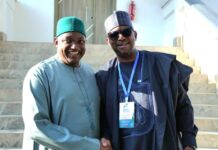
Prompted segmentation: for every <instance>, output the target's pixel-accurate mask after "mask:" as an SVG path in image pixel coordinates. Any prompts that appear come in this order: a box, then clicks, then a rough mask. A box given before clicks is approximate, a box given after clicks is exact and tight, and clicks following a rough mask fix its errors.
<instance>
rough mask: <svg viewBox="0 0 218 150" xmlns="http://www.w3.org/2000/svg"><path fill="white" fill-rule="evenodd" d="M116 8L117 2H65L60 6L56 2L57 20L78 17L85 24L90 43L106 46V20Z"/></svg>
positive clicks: (105, 0)
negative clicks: (71, 16)
mask: <svg viewBox="0 0 218 150" xmlns="http://www.w3.org/2000/svg"><path fill="white" fill-rule="evenodd" d="M115 7H116V0H110V1H108V0H80V1H78V0H65V1H61V2H60V3H59V4H58V3H57V2H56V7H55V8H56V9H55V14H56V19H55V20H56V21H57V19H58V18H60V17H63V16H69V15H73V16H77V17H79V18H81V19H82V20H83V21H84V23H85V26H86V29H87V40H88V43H95V44H105V40H104V39H105V32H104V19H105V18H106V17H107V16H108V15H109V14H111V13H112V12H113V10H114V9H115ZM55 24H56V22H55Z"/></svg>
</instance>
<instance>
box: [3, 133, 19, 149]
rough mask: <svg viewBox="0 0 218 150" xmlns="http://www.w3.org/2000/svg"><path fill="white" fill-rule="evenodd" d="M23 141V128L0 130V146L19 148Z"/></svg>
mask: <svg viewBox="0 0 218 150" xmlns="http://www.w3.org/2000/svg"><path fill="white" fill-rule="evenodd" d="M22 142H23V130H0V147H1V148H9V149H14V148H15V149H16V148H17V149H20V148H21V147H22Z"/></svg>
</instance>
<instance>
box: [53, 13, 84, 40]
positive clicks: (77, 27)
mask: <svg viewBox="0 0 218 150" xmlns="http://www.w3.org/2000/svg"><path fill="white" fill-rule="evenodd" d="M66 32H79V33H81V34H83V35H84V36H86V33H85V27H84V24H83V21H82V20H80V19H79V18H77V17H75V16H68V17H63V18H61V19H59V20H58V23H57V29H56V36H57V37H58V36H59V35H61V34H63V33H66Z"/></svg>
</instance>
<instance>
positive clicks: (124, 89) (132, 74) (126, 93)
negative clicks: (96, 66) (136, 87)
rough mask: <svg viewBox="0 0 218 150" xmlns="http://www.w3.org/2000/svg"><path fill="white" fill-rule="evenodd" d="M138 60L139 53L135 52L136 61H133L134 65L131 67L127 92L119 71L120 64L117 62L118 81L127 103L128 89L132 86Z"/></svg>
mask: <svg viewBox="0 0 218 150" xmlns="http://www.w3.org/2000/svg"><path fill="white" fill-rule="evenodd" d="M138 60H139V52H138V51H137V55H136V59H135V61H134V65H133V68H132V72H131V76H130V80H129V84H128V89H127V90H126V86H125V84H124V81H123V77H122V72H121V69H120V63H119V62H118V72H119V79H120V82H121V85H122V89H123V91H124V94H125V102H128V99H129V93H130V88H131V86H132V80H133V76H134V74H135V70H136V66H137V63H138Z"/></svg>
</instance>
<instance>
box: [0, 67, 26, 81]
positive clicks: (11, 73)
mask: <svg viewBox="0 0 218 150" xmlns="http://www.w3.org/2000/svg"><path fill="white" fill-rule="evenodd" d="M27 71H28V69H26V70H24V69H23V70H21V69H19V70H18V69H0V79H23V78H24V77H25V75H26V73H27Z"/></svg>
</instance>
